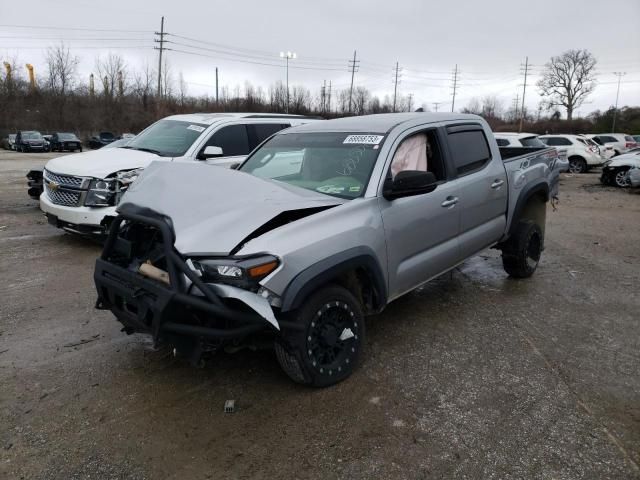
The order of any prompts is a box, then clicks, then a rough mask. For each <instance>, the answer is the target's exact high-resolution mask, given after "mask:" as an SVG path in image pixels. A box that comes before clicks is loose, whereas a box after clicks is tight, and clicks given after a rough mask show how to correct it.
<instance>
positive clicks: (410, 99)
mask: <svg viewBox="0 0 640 480" xmlns="http://www.w3.org/2000/svg"><path fill="white" fill-rule="evenodd" d="M412 101H413V93H410V94H409V111H411V102H412Z"/></svg>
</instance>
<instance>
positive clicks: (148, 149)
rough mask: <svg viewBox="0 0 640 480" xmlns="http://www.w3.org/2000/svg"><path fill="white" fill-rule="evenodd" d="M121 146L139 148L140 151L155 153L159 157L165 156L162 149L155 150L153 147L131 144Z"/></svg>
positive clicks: (132, 148)
mask: <svg viewBox="0 0 640 480" xmlns="http://www.w3.org/2000/svg"><path fill="white" fill-rule="evenodd" d="M121 148H128V149H130V150H138V151H140V152H149V153H154V154H156V155H158V156H159V157H164V155H163V154H162V152H161V151H160V150H154V149H153V148H144V147H132V146H130V145H125V146H124V147H121Z"/></svg>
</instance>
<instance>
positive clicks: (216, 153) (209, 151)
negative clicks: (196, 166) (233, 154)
mask: <svg viewBox="0 0 640 480" xmlns="http://www.w3.org/2000/svg"><path fill="white" fill-rule="evenodd" d="M222 154H223V152H222V148H220V147H216V146H213V145H209V146H208V147H205V149H204V150H203V151H202V153H201V154H200V158H201V159H202V160H206V159H207V158H214V157H221V156H222Z"/></svg>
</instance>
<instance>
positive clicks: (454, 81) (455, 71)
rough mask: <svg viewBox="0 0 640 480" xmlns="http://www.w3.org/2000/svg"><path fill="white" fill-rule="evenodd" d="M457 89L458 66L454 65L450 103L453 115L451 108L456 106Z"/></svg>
mask: <svg viewBox="0 0 640 480" xmlns="http://www.w3.org/2000/svg"><path fill="white" fill-rule="evenodd" d="M457 89H458V64H457V63H456V68H455V70H454V71H453V94H452V96H453V100H452V101H451V112H452V113H453V107H454V106H455V104H456V91H457Z"/></svg>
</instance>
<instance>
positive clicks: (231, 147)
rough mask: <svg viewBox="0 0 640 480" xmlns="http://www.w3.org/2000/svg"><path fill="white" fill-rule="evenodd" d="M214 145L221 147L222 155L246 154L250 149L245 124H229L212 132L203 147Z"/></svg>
mask: <svg viewBox="0 0 640 480" xmlns="http://www.w3.org/2000/svg"><path fill="white" fill-rule="evenodd" d="M208 146H216V147H220V148H222V155H223V156H225V157H235V156H239V155H248V154H249V152H250V151H251V148H250V146H249V136H248V134H247V127H246V125H229V126H226V127H222V128H221V129H220V130H218V131H217V132H216V133H214V134H213V135H212V136H211V138H210V139H209V141H208V142H207V144H206V145H205V147H208Z"/></svg>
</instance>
